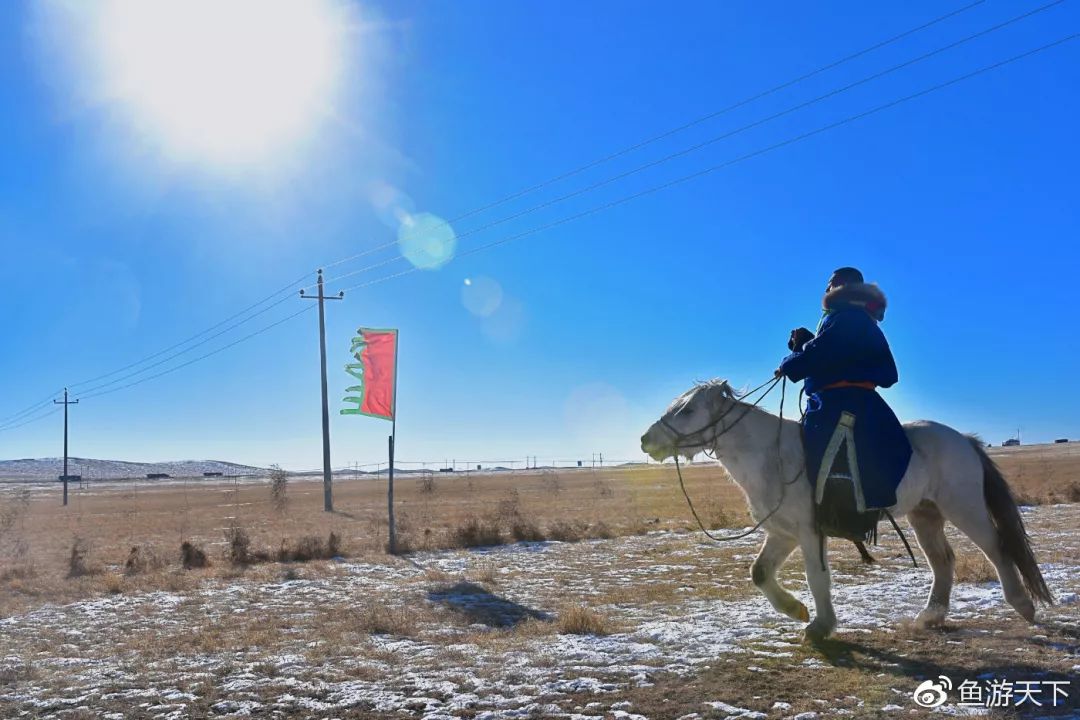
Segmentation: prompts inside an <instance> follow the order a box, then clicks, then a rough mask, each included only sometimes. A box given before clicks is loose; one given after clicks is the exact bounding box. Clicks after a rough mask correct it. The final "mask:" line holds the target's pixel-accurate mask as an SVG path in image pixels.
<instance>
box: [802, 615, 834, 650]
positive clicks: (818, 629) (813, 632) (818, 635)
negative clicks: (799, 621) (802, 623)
mask: <svg viewBox="0 0 1080 720" xmlns="http://www.w3.org/2000/svg"><path fill="white" fill-rule="evenodd" d="M832 631H833V629H832V628H831V627H828V626H827V625H825V623H823V622H821V621H820V620H814V622H812V623H810V624H809V625H807V626H806V628H805V629H804V630H803V642H804V643H806V644H810V645H813V644H816V643H819V642H821V641H822V640H824V639H825V638H827V637H829V636H830V635H832Z"/></svg>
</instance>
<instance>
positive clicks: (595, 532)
mask: <svg viewBox="0 0 1080 720" xmlns="http://www.w3.org/2000/svg"><path fill="white" fill-rule="evenodd" d="M589 535H590V536H592V537H594V538H601V539H604V540H610V539H611V538H613V537H615V533H614V532H612V530H611V528H609V527H608V525H607V523H606V522H604V521H603V520H597V521H596V522H595V523H593V526H592V527H591V528H590V529H589Z"/></svg>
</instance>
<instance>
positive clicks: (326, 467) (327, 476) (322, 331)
mask: <svg viewBox="0 0 1080 720" xmlns="http://www.w3.org/2000/svg"><path fill="white" fill-rule="evenodd" d="M318 274H319V280H318V282H317V283H316V284H317V286H318V288H319V294H318V295H316V296H315V297H312V296H311V295H305V294H304V291H303V290H301V291H300V297H302V298H304V299H308V300H318V301H319V359H320V361H321V363H322V454H323V510H325V511H326V512H333V511H334V490H333V486H332V484H331V483H332V478H331V472H330V401H329V399H328V398H327V390H326V311H325V309H324V302H323V301H324V300H341V299H342V298H344V297H345V291H344V290H342V291H341V292H339V293H338V294H337V295H336V296H330V297H327V296H326V295H324V294H323V274H322V270H321V269H320V270H319V273H318Z"/></svg>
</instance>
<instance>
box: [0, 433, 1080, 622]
mask: <svg viewBox="0 0 1080 720" xmlns="http://www.w3.org/2000/svg"><path fill="white" fill-rule="evenodd" d="M994 455H995V458H996V459H997V461H998V462H999V463H1000V464H1001V466H1002V468H1003V469H1004V470H1005V472H1006V474H1007V476H1009V477H1010V480H1011V482H1012V484H1013V487H1014V489H1015V491H1016V493H1017V495H1018V496H1019V497H1021V498H1022V499H1023V500H1024V501H1025V502H1028V503H1031V504H1041V503H1055V502H1077V501H1080V446H1072V445H1060V446H1041V447H1023V448H1009V449H1000V450H995V451H994ZM684 474H685V477H686V481H687V487H688V490H689V492H690V494H691V496H692V497H693V498H694V499H695V502H696V505H697V506H698V511H699V513H700V514H701V515H702V518H703V520H704V521H705V522H706V524H707V525H709V526H710V527H712V528H718V527H740V526H742V525H744V524H746V523H747V521H748V515H747V513H746V510H745V502H744V500H743V497H742V494H741V491H740V490H739V489H738V487H737V486H735V485H734V483H732V482H731V481H730V479H729V478H728V477H727V475H726V474H725V472H724V471H723V469H722V468H720V467H718V466H716V465H695V466H692V467H689V468H687V470H686V471H685V473H684ZM395 484H396V489H395V491H396V508H397V517H398V533H399V544H400V548H401V549H404V550H408V551H415V550H433V549H440V548H453V547H468V546H482V545H497V544H501V543H507V542H514V541H517V540H543V539H552V540H562V541H573V540H579V539H582V538H608V537H620V536H627V535H640V534H643V533H646V532H649V531H655V530H690V529H694V528H695V527H696V526H695V525H694V523H693V521H692V519H691V518H690V516H689V513H688V511H687V508H686V504H685V501H684V500H683V498H682V496H681V495H680V493H679V491H678V487H677V485H676V481H675V477H674V471H673V469H672V468H671V467H670V466H656V465H652V466H632V467H627V468H614V469H603V470H600V469H592V468H586V469H572V470H560V471H558V472H555V471H550V470H534V471H528V472H514V473H488V474H483V473H479V474H478V473H472V474H468V475H466V474H461V473H459V474H454V475H449V474H446V475H437V476H435V477H434V478H433V479H432V478H430V477H429V478H427V479H425V478H423V477H420V476H416V475H403V476H399V477H398V479H397V481H396V483H395ZM0 487H2V488H3V490H2V491H0V492H2V494H0V617H3V616H6V615H10V614H12V613H14V612H18V611H24V610H27V609H32V608H33V607H36V606H37V605H39V604H42V603H45V602H57V601H70V600H75V599H78V598H82V597H87V596H92V595H96V594H103V593H119V592H128V591H133V590H150V589H169V590H180V589H184V588H188V587H191V586H192V585H193V584H197V583H198V582H199V581H200V579H201V578H203V577H217V576H229V575H232V574H235V573H236V572H237V570H238V566H243V565H249V564H252V563H255V562H257V561H259V560H275V559H279V558H280V559H297V558H299V559H307V558H309V557H319V556H326V555H328V554H340V555H342V556H345V557H350V558H357V559H369V560H371V559H378V558H380V557H383V556H384V553H385V544H386V538H387V526H386V519H385V517H386V495H385V493H386V485H385V478H383V479H382V480H376V479H373V478H369V479H348V480H346V479H337V480H336V481H335V489H334V496H335V512H333V513H326V512H323V510H322V485H321V482H318V481H314V480H312V479H310V478H303V479H292V480H290V481H289V483H288V486H287V488H286V489H285V490H284V491H283V495H281V496H279V497H276V496H275V494H274V488H273V484H272V483H271V482H269V481H267V482H257V483H235V482H233V483H230V482H221V481H207V480H202V479H199V480H191V481H189V482H186V483H169V484H164V485H153V484H149V483H134V482H132V483H108V484H101V485H90V486H89V487H88V488H85V489H74V490H73V491H72V494H71V501H70V503H69V505H68V506H67V507H66V508H65V507H61V506H60V505H59V500H60V498H59V492H58V488H47V489H41V488H38V489H36V490H33V491H31V490H28V489H26V488H23V487H21V486H17V485H7V486H0ZM331 533H332V534H333V535H334V540H335V541H336V545H335V546H334V547H333V548H327V542H328V541H329V540H330V535H331ZM238 536H239V538H240V539H241V541H242V543H243V547H241V548H239V552H238V548H237V539H238ZM183 543H189V544H190V545H191V546H192V547H194V548H197V549H199V550H201V551H202V552H203V553H205V555H206V557H207V560H208V567H205V568H194V569H191V568H189V569H184V568H183V567H182V565H181V545H182V544H183ZM328 550H332V551H333V552H332V553H328ZM961 570H962V571H963V572H969V573H974V574H976V575H978V574H979V573H982V574H986V573H987V572H989V568H988V567H987V566H986V565H985V564H983V563H982V561H981V559H980V558H979V557H975V558H973V559H971V560H966V559H962V563H961Z"/></svg>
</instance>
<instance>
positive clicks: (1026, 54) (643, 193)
mask: <svg viewBox="0 0 1080 720" xmlns="http://www.w3.org/2000/svg"><path fill="white" fill-rule="evenodd" d="M1078 37H1080V33H1074V34H1072V35H1066V36H1064V37H1062V38H1059V39H1057V40H1055V41H1053V42H1050V43H1047V44H1046V45H1042V46H1039V47H1037V48H1034V49H1032V50H1028V51H1026V52H1023V53H1020V54H1019V55H1014V56H1012V57H1010V58H1007V59H1005V60H1001V61H998V62H996V63H992V64H990V65H984V66H983V67H980V68H978V69H976V70H973V71H971V72H969V73H965V74H963V75H959V76H957V77H954V78H952V79H951V80H946V81H945V82H942V83H938V84H936V85H932V86H930V87H928V88H924V89H923V90H920V91H918V92H915V93H912V94H910V95H905V96H903V97H901V98H898V99H896V100H892V101H890V102H887V103H884V104H882V105H877V106H875V107H873V108H870V109H869V110H864V111H862V112H859V113H856V114H854V115H849V116H847V117H845V118H843V119H841V120H837V121H836V122H832V123H829V124H827V125H822V126H820V127H818V128H816V129H814V130H810V131H808V132H805V133H802V134H799V135H796V136H794V137H791V138H788V139H787V140H782V141H780V142H777V143H773V144H772V145H768V146H766V147H763V148H759V149H758V150H755V151H753V152H749V153H746V154H744V155H740V156H738V157H736V158H733V159H731V160H728V161H726V162H723V163H720V164H718V165H711V166H709V167H707V168H704V169H702V170H698V171H697V172H694V173H691V174H689V175H683V176H682V177H678V178H676V179H674V180H670V181H668V182H665V183H661V184H660V185H654V186H652V187H650V188H646V189H645V190H641V191H639V192H636V193H633V194H631V195H626V196H624V197H621V198H617V199H615V200H612V201H610V202H607V203H603V204H601V205H596V206H594V207H592V208H589V209H587V210H583V211H581V212H578V213H574V214H572V215H567V216H565V217H563V218H560V219H558V220H554V221H552V222H550V223H546V224H544V225H540V226H538V227H535V228H532V229H530V230H526V231H524V232H521V233H517V234H515V235H508V236H506V237H503V238H500V239H498V240H494V241H492V242H489V243H486V244H484V245H479V246H477V247H475V248H472V249H471V250H467V251H466V252H463V253H460V254H458V255H457V256H456V257H455V258H452V259H455V260H456V259H459V258H463V257H468V256H469V255H474V254H476V253H478V252H482V251H484V250H488V249H490V248H493V247H497V246H499V245H504V244H506V243H509V242H512V241H514V240H518V239H521V238H524V237H528V236H529V235H535V234H536V233H539V232H542V231H544V230H550V229H551V228H554V227H557V226H559V225H564V224H566V223H569V222H572V221H574V220H579V219H581V218H583V217H587V216H589V215H594V214H596V213H598V212H602V211H604V210H609V209H611V208H614V207H617V206H619V205H623V204H625V203H627V202H630V201H631V200H636V199H638V198H641V197H644V196H646V195H651V194H653V193H656V192H659V191H661V190H666V189H668V188H670V187H674V186H675V185H680V184H682V183H684V182H688V181H690V180H694V179H697V178H699V177H702V176H704V175H708V174H710V173H713V172H716V171H717V170H722V169H724V168H727V167H730V166H732V165H736V164H738V163H741V162H744V161H746V160H750V159H752V158H755V157H758V156H760V155H765V154H767V153H770V152H772V151H774V150H779V149H780V148H783V147H787V146H788V145H793V144H795V143H798V142H801V141H803V140H807V139H809V138H812V137H814V136H816V135H820V134H822V133H825V132H828V131H829V130H834V129H836V128H838V127H841V126H843V125H847V124H850V123H852V122H855V121H857V120H861V119H863V118H866V117H869V116H871V115H875V114H877V113H879V112H882V111H884V110H888V109H890V108H893V107H896V106H897V105H901V104H903V103H906V102H909V101H911V100H915V99H917V98H920V97H923V96H925V95H929V94H931V93H934V92H937V91H938V90H943V89H945V88H948V87H951V86H953V85H956V84H958V83H961V82H964V81H965V80H970V79H971V78H974V77H977V76H979V75H982V74H984V73H987V72H990V71H991V70H996V69H998V68H1001V67H1004V66H1005V65H1009V64H1011V63H1014V62H1017V61H1019V60H1023V59H1025V58H1028V57H1031V56H1032V55H1036V54H1038V53H1041V52H1044V51H1046V50H1049V49H1051V48H1054V47H1057V46H1058V45H1063V44H1065V43H1067V42H1070V41H1072V40H1075V39H1077V38H1078ZM417 270H419V268H417V267H410V268H407V269H405V270H402V271H401V272H398V273H394V274H392V275H387V276H384V277H381V278H376V279H375V280H369V281H367V282H364V283H358V284H356V285H352V286H349V287H346V288H344V289H345V290H358V289H361V288H365V287H370V286H371V285H377V284H380V283H383V282H386V281H388V280H392V279H394V278H398V277H402V276H404V275H409V274H411V273H413V272H416V271H417Z"/></svg>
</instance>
